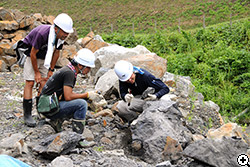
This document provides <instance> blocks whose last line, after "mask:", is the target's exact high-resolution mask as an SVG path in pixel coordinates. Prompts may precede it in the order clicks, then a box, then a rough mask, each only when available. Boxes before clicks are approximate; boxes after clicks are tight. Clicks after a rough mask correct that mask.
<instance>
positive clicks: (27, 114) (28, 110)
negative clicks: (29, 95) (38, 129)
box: [23, 99, 36, 127]
mask: <svg viewBox="0 0 250 167" xmlns="http://www.w3.org/2000/svg"><path fill="white" fill-rule="evenodd" d="M23 115H24V122H25V124H26V125H27V126H29V127H35V126H36V121H35V120H34V119H33V118H32V99H23Z"/></svg>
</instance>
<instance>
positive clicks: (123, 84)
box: [114, 60, 169, 123]
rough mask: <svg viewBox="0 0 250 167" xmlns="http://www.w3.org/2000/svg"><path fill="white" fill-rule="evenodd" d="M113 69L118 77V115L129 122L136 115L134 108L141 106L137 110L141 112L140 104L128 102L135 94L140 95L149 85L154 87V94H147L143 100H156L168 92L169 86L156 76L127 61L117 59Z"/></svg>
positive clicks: (136, 111)
mask: <svg viewBox="0 0 250 167" xmlns="http://www.w3.org/2000/svg"><path fill="white" fill-rule="evenodd" d="M114 70H115V73H116V75H117V76H118V78H119V90H120V97H121V98H122V100H121V101H119V103H118V105H117V108H118V110H119V112H118V115H119V116H120V117H121V118H123V119H125V120H127V121H128V122H129V123H131V121H133V120H134V119H136V118H137V116H138V110H136V108H137V109H138V108H141V109H139V110H141V111H139V112H142V106H140V107H135V106H133V105H132V104H130V103H131V101H132V100H133V99H134V97H135V96H141V95H142V94H143V92H144V91H145V90H146V89H147V88H149V87H151V88H154V94H148V97H147V98H146V99H145V101H148V100H157V99H159V98H161V97H162V96H163V95H165V94H167V93H169V88H168V87H167V86H166V85H165V84H164V83H163V82H162V81H161V80H160V79H159V78H156V77H155V76H154V75H152V74H151V73H149V72H148V71H146V70H145V69H142V68H138V67H135V66H133V65H132V64H131V63H130V62H128V61H124V60H120V61H118V62H117V63H116V64H115V67H114ZM141 101H142V103H141V102H140V104H142V105H143V104H144V103H143V100H141Z"/></svg>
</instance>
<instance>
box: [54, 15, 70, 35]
mask: <svg viewBox="0 0 250 167" xmlns="http://www.w3.org/2000/svg"><path fill="white" fill-rule="evenodd" d="M54 24H55V25H57V26H58V27H59V28H61V29H62V30H63V31H64V32H66V33H72V32H74V30H73V21H72V19H71V17H69V15H67V14H66V13H61V14H59V15H58V16H56V18H55V20H54Z"/></svg>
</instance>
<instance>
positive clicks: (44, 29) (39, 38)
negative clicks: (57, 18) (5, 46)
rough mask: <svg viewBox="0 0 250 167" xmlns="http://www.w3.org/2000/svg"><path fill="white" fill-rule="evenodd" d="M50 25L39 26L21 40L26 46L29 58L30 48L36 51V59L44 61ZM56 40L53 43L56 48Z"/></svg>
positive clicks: (59, 48)
mask: <svg viewBox="0 0 250 167" xmlns="http://www.w3.org/2000/svg"><path fill="white" fill-rule="evenodd" d="M50 27H51V25H40V26H38V27H36V28H34V29H33V30H32V31H31V32H30V33H29V34H28V35H27V36H26V37H25V38H24V40H23V42H24V43H25V44H26V45H27V47H28V48H29V49H28V52H27V56H30V51H31V48H32V46H33V47H34V48H36V49H38V50H39V51H38V53H37V54H36V57H37V58H38V59H45V56H46V53H47V49H48V38H49V31H50ZM57 42H58V39H56V41H55V46H57ZM62 47H63V45H60V46H59V47H58V48H56V49H57V50H61V49H62Z"/></svg>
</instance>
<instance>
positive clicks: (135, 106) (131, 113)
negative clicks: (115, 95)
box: [116, 94, 168, 122]
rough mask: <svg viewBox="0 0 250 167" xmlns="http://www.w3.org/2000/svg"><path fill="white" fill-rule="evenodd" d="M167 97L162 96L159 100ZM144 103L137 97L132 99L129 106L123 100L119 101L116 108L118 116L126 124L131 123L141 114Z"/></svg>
mask: <svg viewBox="0 0 250 167" xmlns="http://www.w3.org/2000/svg"><path fill="white" fill-rule="evenodd" d="M167 96H168V94H166V95H164V96H162V97H161V98H160V100H164V99H165V98H166V97H167ZM145 103H146V101H144V100H142V99H141V98H138V97H134V98H133V99H132V101H131V102H130V104H128V103H127V102H125V101H123V100H120V101H119V102H118V104H117V106H116V107H117V109H118V110H119V113H118V116H119V117H121V118H122V119H125V120H127V121H128V122H132V121H133V120H134V119H136V118H137V117H138V115H139V114H140V113H142V112H143V105H144V104H145Z"/></svg>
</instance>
